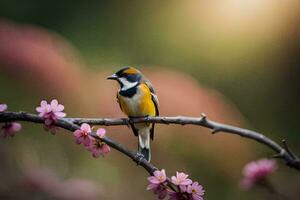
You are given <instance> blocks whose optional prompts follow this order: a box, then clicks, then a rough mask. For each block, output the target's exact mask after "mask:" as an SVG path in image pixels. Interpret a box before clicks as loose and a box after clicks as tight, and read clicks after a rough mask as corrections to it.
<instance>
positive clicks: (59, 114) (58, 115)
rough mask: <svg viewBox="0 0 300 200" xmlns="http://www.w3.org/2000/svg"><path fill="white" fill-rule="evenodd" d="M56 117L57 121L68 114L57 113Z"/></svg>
mask: <svg viewBox="0 0 300 200" xmlns="http://www.w3.org/2000/svg"><path fill="white" fill-rule="evenodd" d="M54 115H55V116H56V117H57V119H60V118H63V117H65V116H66V113H64V112H56V113H54Z"/></svg>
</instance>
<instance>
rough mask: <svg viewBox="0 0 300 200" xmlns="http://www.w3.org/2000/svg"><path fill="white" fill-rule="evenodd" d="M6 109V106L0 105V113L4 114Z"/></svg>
mask: <svg viewBox="0 0 300 200" xmlns="http://www.w3.org/2000/svg"><path fill="white" fill-rule="evenodd" d="M6 109H7V105H6V104H0V112H4V111H5V110H6Z"/></svg>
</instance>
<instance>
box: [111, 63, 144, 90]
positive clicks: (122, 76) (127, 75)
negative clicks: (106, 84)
mask: <svg viewBox="0 0 300 200" xmlns="http://www.w3.org/2000/svg"><path fill="white" fill-rule="evenodd" d="M142 78H143V75H142V73H141V72H140V71H139V70H137V69H135V68H133V67H124V68H122V69H120V70H119V71H117V72H116V73H114V74H112V75H111V76H109V77H107V79H109V80H116V81H118V83H119V84H120V87H121V90H127V89H129V88H132V87H134V86H137V85H138V84H139V83H140V82H141V81H142Z"/></svg>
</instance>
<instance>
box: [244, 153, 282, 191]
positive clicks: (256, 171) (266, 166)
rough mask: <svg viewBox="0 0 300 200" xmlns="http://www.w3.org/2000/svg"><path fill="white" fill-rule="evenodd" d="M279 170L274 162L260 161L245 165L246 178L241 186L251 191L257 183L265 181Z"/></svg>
mask: <svg viewBox="0 0 300 200" xmlns="http://www.w3.org/2000/svg"><path fill="white" fill-rule="evenodd" d="M276 168H277V165H276V162H275V161H274V160H268V159H260V160H257V161H252V162H250V163H248V164H247V165H245V167H244V169H243V175H244V178H243V180H242V181H241V184H240V186H241V187H242V188H243V189H246V190H247V189H250V188H251V187H252V186H254V185H255V184H256V183H257V182H259V181H262V180H263V179H265V178H266V177H267V176H268V175H269V174H271V173H272V172H274V171H275V170H276Z"/></svg>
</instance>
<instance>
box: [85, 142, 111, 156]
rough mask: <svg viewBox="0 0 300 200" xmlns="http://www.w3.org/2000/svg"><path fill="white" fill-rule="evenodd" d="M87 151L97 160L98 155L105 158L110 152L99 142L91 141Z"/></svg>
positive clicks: (107, 147)
mask: <svg viewBox="0 0 300 200" xmlns="http://www.w3.org/2000/svg"><path fill="white" fill-rule="evenodd" d="M87 149H88V150H89V151H90V152H92V155H93V157H95V158H98V157H99V156H100V155H102V156H105V155H106V154H108V153H109V152H110V147H109V146H108V145H107V144H105V143H104V142H101V141H99V140H95V139H94V140H93V141H92V143H91V144H90V146H88V147H87Z"/></svg>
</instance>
